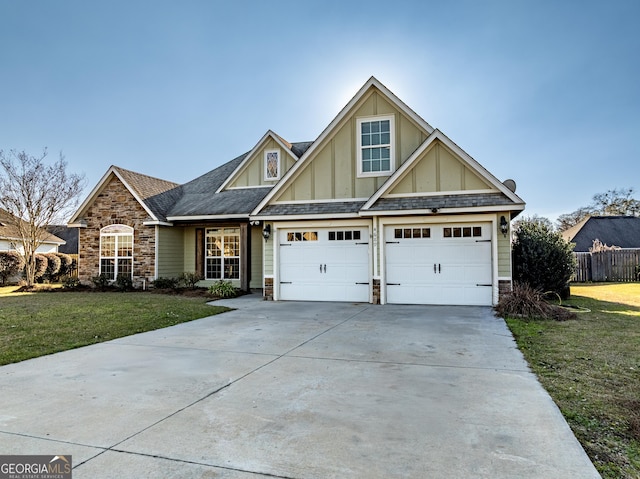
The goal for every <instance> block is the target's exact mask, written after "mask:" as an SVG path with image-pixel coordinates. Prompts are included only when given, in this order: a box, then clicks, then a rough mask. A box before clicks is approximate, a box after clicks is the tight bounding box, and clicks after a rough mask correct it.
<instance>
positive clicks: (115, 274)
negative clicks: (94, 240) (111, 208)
mask: <svg viewBox="0 0 640 479" xmlns="http://www.w3.org/2000/svg"><path fill="white" fill-rule="evenodd" d="M111 226H120V227H123V228H125V229H127V231H126V232H117V233H108V232H107V233H103V231H104V230H106V229H108V228H109V227H111ZM106 236H114V237H115V240H116V241H115V245H114V252H115V256H103V255H102V238H104V237H106ZM123 236H131V256H118V246H119V245H118V243H119V238H120V237H123ZM134 239H135V237H134V229H133V228H132V227H131V226H127V225H123V224H118V225H107V226H105V227H104V228H101V229H100V251H99V252H98V254H99V263H98V274H102V260H103V259H111V258H113V260H114V265H113V268H114V269H113V280H111V281H115V280H116V279H118V260H119V259H131V279H133V252H134V251H135V248H134Z"/></svg>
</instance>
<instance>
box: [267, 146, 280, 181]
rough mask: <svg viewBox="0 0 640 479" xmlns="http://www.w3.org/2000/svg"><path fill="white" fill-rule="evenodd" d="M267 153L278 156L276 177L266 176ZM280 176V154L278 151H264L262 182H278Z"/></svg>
mask: <svg viewBox="0 0 640 479" xmlns="http://www.w3.org/2000/svg"><path fill="white" fill-rule="evenodd" d="M269 153H275V154H276V155H278V175H277V176H273V177H269V176H267V156H268V155H269ZM280 176H282V155H281V154H280V150H265V151H264V181H278V180H279V179H280Z"/></svg>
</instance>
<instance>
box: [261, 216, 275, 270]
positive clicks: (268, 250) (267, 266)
mask: <svg viewBox="0 0 640 479" xmlns="http://www.w3.org/2000/svg"><path fill="white" fill-rule="evenodd" d="M265 224H267V223H265ZM269 224H271V223H269ZM275 233H276V232H275V231H274V229H273V224H271V238H269V240H268V241H266V242H265V244H264V274H265V276H272V275H273V248H274V244H276V243H277V238H276V236H277V235H276V234H275Z"/></svg>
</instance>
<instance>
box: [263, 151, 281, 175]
mask: <svg viewBox="0 0 640 479" xmlns="http://www.w3.org/2000/svg"><path fill="white" fill-rule="evenodd" d="M264 179H265V180H267V181H270V180H279V179H280V151H279V150H267V151H265V152H264Z"/></svg>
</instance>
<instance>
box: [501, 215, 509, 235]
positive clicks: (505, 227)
mask: <svg viewBox="0 0 640 479" xmlns="http://www.w3.org/2000/svg"><path fill="white" fill-rule="evenodd" d="M500 231H501V232H502V234H503V235H504V237H505V238H506V237H507V233H508V232H509V223H507V219H506V218H505V217H504V216H501V217H500Z"/></svg>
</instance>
